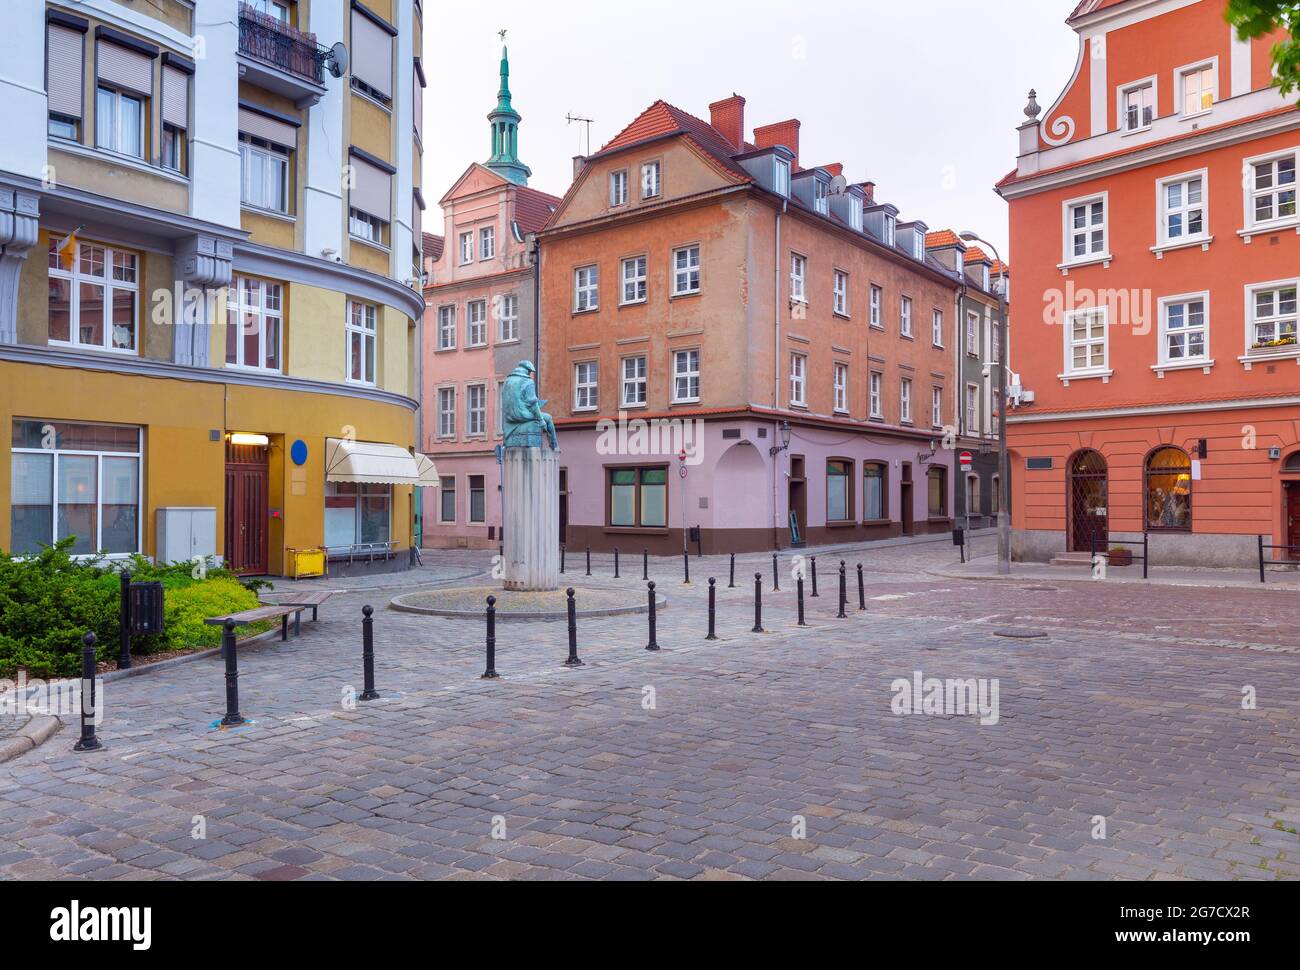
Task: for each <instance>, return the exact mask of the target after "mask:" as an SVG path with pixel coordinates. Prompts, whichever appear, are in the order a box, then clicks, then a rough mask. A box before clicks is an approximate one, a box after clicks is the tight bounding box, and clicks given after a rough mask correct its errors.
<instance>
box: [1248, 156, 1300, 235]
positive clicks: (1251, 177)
mask: <svg viewBox="0 0 1300 970" xmlns="http://www.w3.org/2000/svg"><path fill="white" fill-rule="evenodd" d="M1288 158H1290V159H1293V160H1294V161H1295V170H1296V181H1295V182H1292V183H1291V188H1290V189H1286V190H1281V191H1291V192H1294V193H1297V198H1296V202H1295V203H1293V204H1294V205H1295V207H1296V214H1295V215H1289V216H1276V215H1275V216H1274V217H1273V218H1272V219H1265V220H1262V221H1259V222H1256V221H1255V200H1256V199H1257V198H1259V197H1261V196H1264V195H1268V196H1271V197H1272V198H1273V209H1274V211H1276V210H1278V209H1280V208H1281V205H1280V203H1279V202H1278V200H1277V197H1278V195H1279V194H1280V191H1279V189H1278V185H1277V163H1278V162H1281V161H1284V160H1286V159H1288ZM1266 164H1267V165H1272V166H1273V172H1272V181H1273V185H1272V186H1271V187H1270V188H1268V189H1264V190H1260V189H1258V188H1256V183H1257V179H1258V173H1257V172H1256V171H1255V169H1256V167H1257V166H1260V165H1266ZM1242 166H1243V178H1242V180H1241V181H1242V185H1243V192H1244V201H1243V207H1244V220H1245V221H1244V222H1243V225H1244V226H1245V227H1246V228H1245V229H1242V230H1241V231H1240V235H1242V236H1244V237H1245V239H1246V242H1250V239H1251V236H1252V235H1256V234H1260V233H1264V232H1268V231H1270V230H1273V229H1282V228H1289V227H1291V226H1295V227H1296V233H1297V234H1300V147H1296V148H1287V149H1283V150H1282V151H1278V152H1269V153H1267V154H1264V155H1256V156H1254V157H1253V158H1247V159H1244V160H1243V161H1242Z"/></svg>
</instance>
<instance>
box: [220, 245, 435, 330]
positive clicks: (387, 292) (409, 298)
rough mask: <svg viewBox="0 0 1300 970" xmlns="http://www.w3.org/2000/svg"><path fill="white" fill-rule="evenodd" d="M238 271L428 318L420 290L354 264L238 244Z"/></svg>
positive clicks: (288, 251) (236, 267) (285, 250)
mask: <svg viewBox="0 0 1300 970" xmlns="http://www.w3.org/2000/svg"><path fill="white" fill-rule="evenodd" d="M235 270H236V271H237V272H246V273H253V274H255V275H259V276H270V277H273V278H276V279H282V280H285V281H287V282H290V283H303V284H306V285H308V286H319V287H321V288H322V289H327V290H336V291H343V292H346V293H348V294H349V295H350V296H355V297H358V298H360V299H363V300H373V301H374V302H376V303H384V304H387V305H389V306H393V307H396V308H398V309H399V310H402V311H403V312H404V313H405V314H406V315H407V316H408V317H410V318H411V319H412V320H419V319H421V318H422V317H423V316H424V298H423V297H422V296H421V295H420V293H419V291H417V290H414V289H412V288H411V287H409V286H404V285H403V284H401V283H399V282H397V281H396V280H393V279H389V278H388V277H386V276H380V275H378V274H376V273H371V272H370V271H369V270H364V269H359V268H358V267H356V266H353V265H351V264H350V263H336V262H332V261H331V260H327V259H319V258H317V257H315V256H307V255H304V254H303V253H299V252H293V251H291V250H287V249H275V248H273V247H271V246H260V245H258V244H256V243H251V242H247V241H243V242H239V243H236V244H235Z"/></svg>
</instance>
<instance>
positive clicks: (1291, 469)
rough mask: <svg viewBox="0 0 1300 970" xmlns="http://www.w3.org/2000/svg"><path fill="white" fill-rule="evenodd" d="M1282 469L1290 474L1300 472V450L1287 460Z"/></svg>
mask: <svg viewBox="0 0 1300 970" xmlns="http://www.w3.org/2000/svg"><path fill="white" fill-rule="evenodd" d="M1282 471H1284V472H1286V473H1287V474H1288V475H1296V474H1300V451H1297V452H1296V453H1295V454H1293V455H1292V456H1291V457H1290V458H1288V459H1287V460H1286V464H1285V465H1283V466H1282Z"/></svg>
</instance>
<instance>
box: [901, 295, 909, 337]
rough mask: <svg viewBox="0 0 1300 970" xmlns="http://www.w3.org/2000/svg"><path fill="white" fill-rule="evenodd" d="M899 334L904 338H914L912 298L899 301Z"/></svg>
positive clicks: (906, 297) (907, 297)
mask: <svg viewBox="0 0 1300 970" xmlns="http://www.w3.org/2000/svg"><path fill="white" fill-rule="evenodd" d="M898 332H899V333H900V334H901V335H902V336H904V337H910V336H912V298H911V297H910V296H905V297H903V298H902V299H900V300H899V301H898Z"/></svg>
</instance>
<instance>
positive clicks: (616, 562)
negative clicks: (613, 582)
mask: <svg viewBox="0 0 1300 970" xmlns="http://www.w3.org/2000/svg"><path fill="white" fill-rule="evenodd" d="M614 578H615V579H619V578H621V577H620V576H619V575H618V547H617V546H615V547H614Z"/></svg>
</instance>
